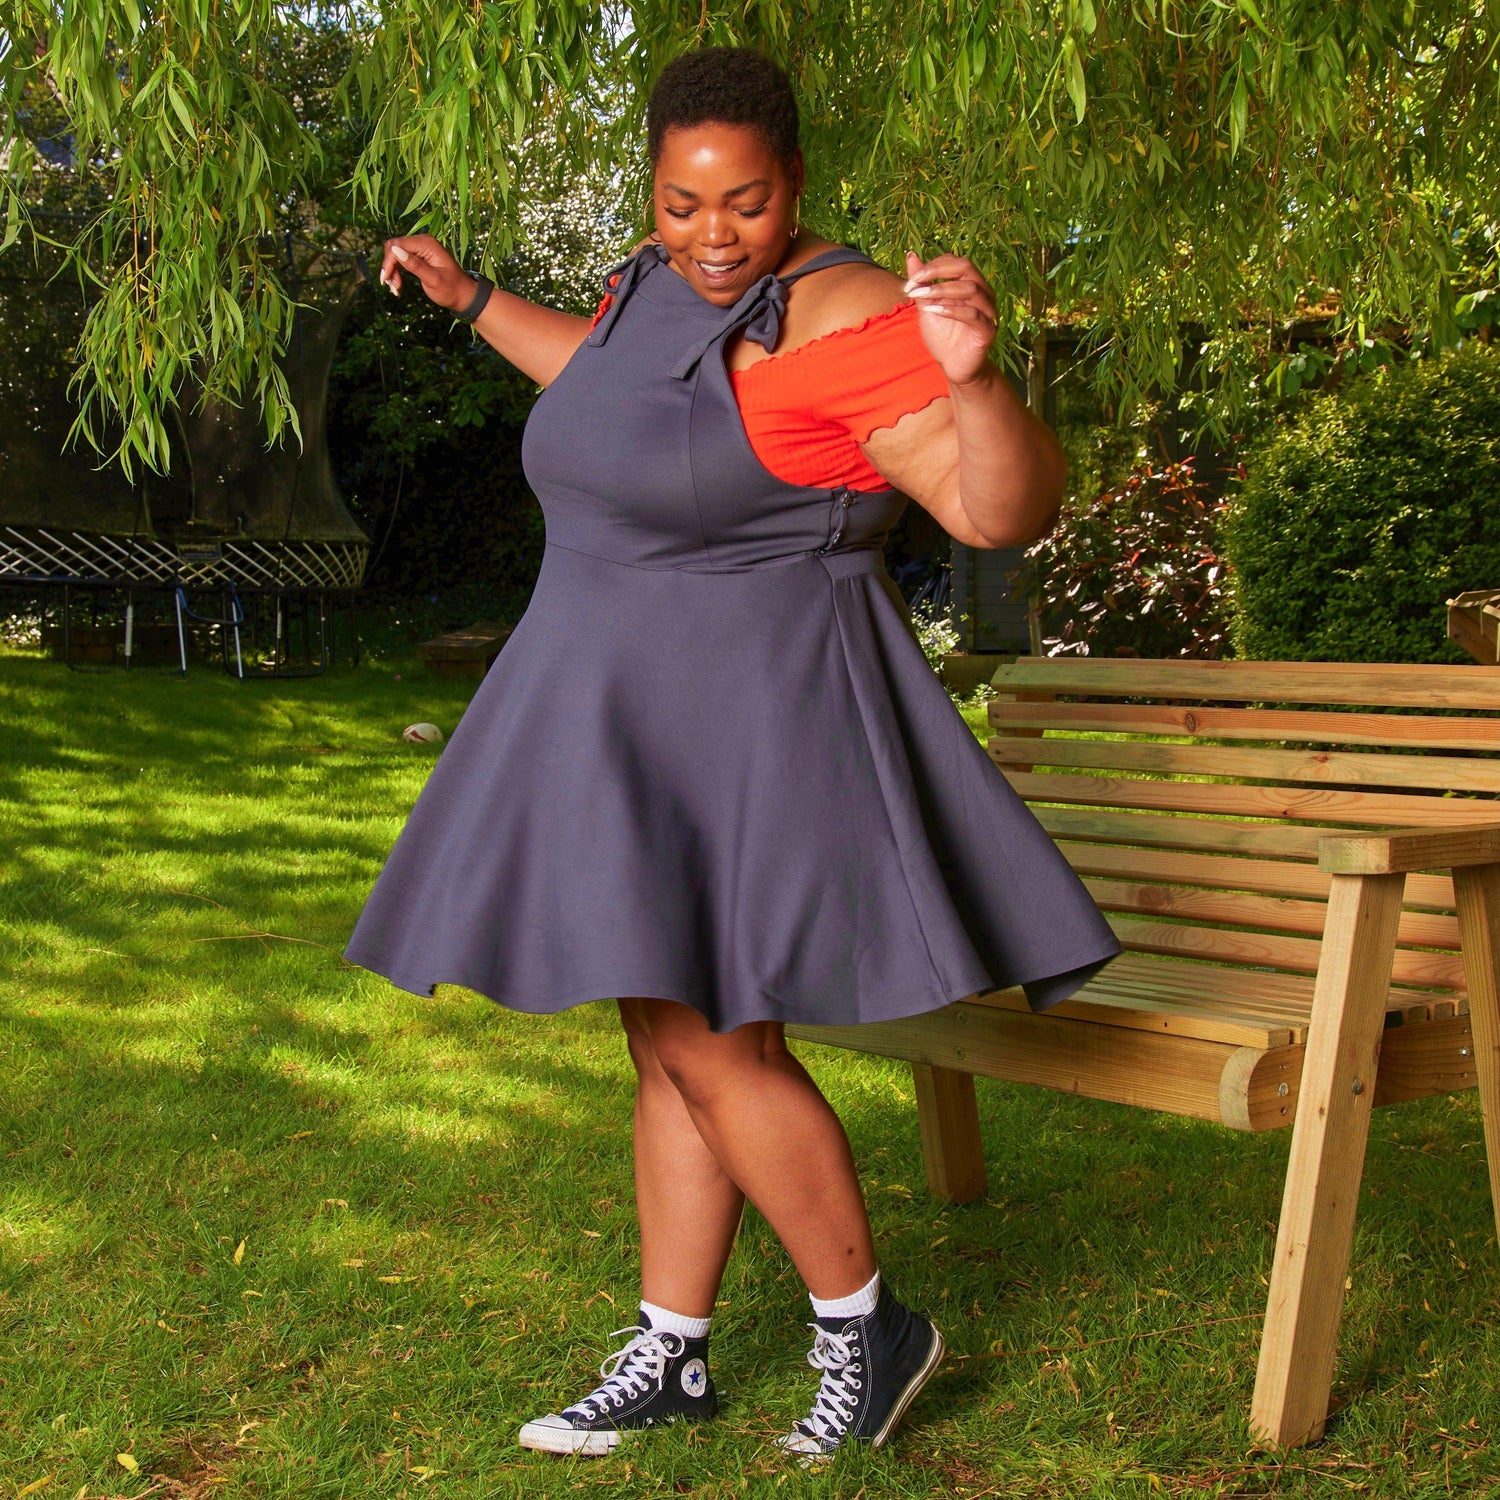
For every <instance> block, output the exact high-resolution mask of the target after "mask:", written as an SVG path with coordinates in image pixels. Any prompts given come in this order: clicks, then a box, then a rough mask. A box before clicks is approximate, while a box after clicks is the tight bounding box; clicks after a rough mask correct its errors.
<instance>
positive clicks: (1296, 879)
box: [1058, 839, 1454, 912]
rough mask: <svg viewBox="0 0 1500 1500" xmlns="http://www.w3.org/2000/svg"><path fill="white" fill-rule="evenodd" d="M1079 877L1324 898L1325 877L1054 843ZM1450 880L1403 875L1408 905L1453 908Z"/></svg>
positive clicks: (1256, 862) (1265, 862) (1218, 859)
mask: <svg viewBox="0 0 1500 1500" xmlns="http://www.w3.org/2000/svg"><path fill="white" fill-rule="evenodd" d="M1058 848H1059V849H1061V850H1062V852H1063V854H1064V855H1065V856H1066V858H1067V860H1068V863H1069V864H1070V865H1072V866H1073V868H1074V869H1075V870H1077V871H1078V873H1079V874H1080V875H1118V876H1121V877H1124V878H1127V879H1130V878H1140V879H1145V880H1168V881H1172V882H1175V883H1177V884H1189V885H1200V886H1211V887H1214V888H1215V889H1219V890H1229V891H1259V892H1262V893H1264V894H1266V895H1269V896H1307V897H1311V898H1313V899H1315V900H1323V901H1326V900H1327V898H1328V881H1329V877H1328V875H1327V874H1326V873H1325V872H1324V871H1322V870H1320V869H1318V868H1317V867H1316V866H1315V865H1300V864H1292V863H1291V862H1289V861H1287V860H1279V859H1247V858H1244V857H1241V856H1236V855H1223V854H1197V853H1192V852H1189V851H1182V850H1176V849H1141V848H1132V847H1131V846H1130V845H1128V844H1081V843H1076V842H1074V841H1073V840H1071V839H1069V840H1064V841H1062V842H1061V843H1059V844H1058ZM1453 902H1454V897H1453V881H1452V879H1451V878H1450V877H1449V876H1447V875H1408V876H1407V877H1406V906H1407V908H1408V909H1416V910H1422V911H1438V912H1447V911H1452V910H1453Z"/></svg>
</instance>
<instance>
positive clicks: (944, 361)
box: [906, 250, 996, 385]
mask: <svg viewBox="0 0 1500 1500" xmlns="http://www.w3.org/2000/svg"><path fill="white" fill-rule="evenodd" d="M906 294H907V296H909V297H910V298H911V299H912V300H913V301H914V302H915V303H916V304H917V306H918V307H919V308H920V309H921V314H922V315H921V317H920V318H919V320H918V322H919V325H920V327H921V330H922V339H923V342H925V343H926V345H927V348H928V349H929V350H930V351H931V353H932V357H933V358H934V359H935V360H936V361H937V362H938V364H940V365H941V366H942V368H943V374H945V375H946V376H947V377H948V380H949V383H950V384H952V385H967V384H968V383H969V382H970V381H972V380H974V379H976V378H977V377H978V376H979V375H980V374H982V373H983V371H984V369H985V366H986V364H987V362H988V359H989V352H990V345H991V344H993V343H994V341H995V329H996V319H995V294H994V292H993V291H992V290H991V289H990V284H989V282H987V281H986V280H985V279H984V277H983V276H981V275H980V274H979V270H978V268H977V267H976V266H975V264H974V262H973V261H971V260H968V259H966V258H965V257H964V256H962V255H938V256H934V257H933V259H931V260H927V261H924V260H923V259H922V258H921V257H920V256H918V255H913V254H912V252H911V251H910V250H908V251H907V252H906Z"/></svg>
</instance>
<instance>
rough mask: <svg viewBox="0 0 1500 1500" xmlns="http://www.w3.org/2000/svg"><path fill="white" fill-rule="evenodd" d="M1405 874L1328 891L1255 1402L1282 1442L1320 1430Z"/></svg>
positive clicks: (1266, 1438) (1254, 1424) (1273, 1437)
mask: <svg viewBox="0 0 1500 1500" xmlns="http://www.w3.org/2000/svg"><path fill="white" fill-rule="evenodd" d="M1404 882H1405V876H1403V875H1377V876H1342V875H1341V876H1337V877H1335V879H1334V881H1333V884H1332V889H1331V891H1330V893H1329V903H1328V935H1327V937H1326V938H1325V940H1324V948H1323V952H1324V961H1323V964H1322V966H1321V967H1320V968H1319V970H1318V981H1317V990H1316V994H1315V996H1314V999H1313V1012H1312V1023H1311V1025H1310V1026H1309V1028H1308V1036H1307V1052H1306V1056H1305V1058H1304V1061H1303V1067H1302V1083H1301V1098H1300V1101H1299V1103H1298V1106H1297V1119H1296V1123H1295V1125H1294V1126H1293V1129H1292V1148H1291V1155H1290V1159H1289V1161H1288V1165H1287V1174H1286V1187H1285V1191H1284V1194H1283V1198H1282V1206H1281V1225H1280V1228H1279V1230H1278V1233H1277V1237H1276V1258H1275V1262H1274V1264H1273V1268H1272V1272H1271V1289H1270V1297H1269V1299H1268V1302H1267V1308H1266V1325H1265V1332H1264V1335H1263V1337H1262V1340H1261V1350H1260V1363H1259V1367H1258V1369H1257V1371H1256V1380H1255V1396H1254V1400H1253V1402H1252V1404H1251V1409H1250V1425H1251V1428H1252V1430H1253V1433H1254V1435H1255V1436H1256V1437H1257V1438H1258V1439H1260V1440H1261V1441H1263V1442H1266V1443H1269V1444H1271V1445H1273V1446H1275V1447H1278V1448H1293V1447H1297V1446H1299V1445H1300V1444H1302V1443H1306V1442H1310V1441H1312V1440H1314V1439H1316V1438H1317V1437H1319V1436H1321V1434H1322V1431H1323V1425H1324V1423H1325V1422H1326V1420H1327V1417H1328V1393H1329V1390H1330V1388H1331V1386H1332V1383H1333V1363H1334V1357H1335V1354H1336V1351H1337V1345H1338V1326H1339V1317H1340V1313H1341V1311H1342V1309H1343V1301H1344V1277H1345V1275H1346V1273H1347V1271H1348V1267H1349V1250H1350V1246H1351V1245H1352V1243H1353V1239H1354V1214H1355V1209H1356V1207H1357V1204H1358V1199H1359V1182H1360V1177H1361V1175H1362V1174H1363V1171H1364V1160H1365V1143H1366V1140H1367V1139H1368V1135H1369V1128H1370V1108H1371V1104H1372V1102H1373V1100H1374V1093H1375V1091H1374V1083H1375V1074H1376V1060H1377V1055H1378V1052H1379V1047H1380V1041H1381V1034H1382V1032H1383V1030H1384V1027H1385V999H1386V994H1387V992H1388V991H1389V989H1390V983H1391V963H1392V959H1393V958H1394V956H1395V952H1396V923H1397V920H1398V918H1399V916H1400V913H1401V887H1402V885H1403V884H1404Z"/></svg>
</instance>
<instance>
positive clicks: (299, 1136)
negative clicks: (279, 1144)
mask: <svg viewBox="0 0 1500 1500" xmlns="http://www.w3.org/2000/svg"><path fill="white" fill-rule="evenodd" d="M311 1134H312V1131H310V1130H299V1131H298V1132H297V1133H296V1135H289V1136H288V1137H287V1140H289V1141H305V1140H306V1139H307V1138H308V1136H310V1135H311Z"/></svg>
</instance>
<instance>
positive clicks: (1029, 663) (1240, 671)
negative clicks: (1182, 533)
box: [991, 656, 1500, 713]
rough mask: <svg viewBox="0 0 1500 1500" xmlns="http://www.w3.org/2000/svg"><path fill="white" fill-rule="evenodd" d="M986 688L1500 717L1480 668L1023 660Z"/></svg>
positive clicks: (1499, 694)
mask: <svg viewBox="0 0 1500 1500" xmlns="http://www.w3.org/2000/svg"><path fill="white" fill-rule="evenodd" d="M991 680H992V681H993V682H994V684H995V686H996V687H998V688H1002V689H1005V690H1007V691H1018V690H1022V689H1024V690H1027V691H1030V692H1038V691H1041V692H1056V693H1075V694H1087V695H1089V696H1093V697H1114V698H1205V699H1214V700H1217V701H1220V702H1224V701H1229V702H1236V701H1237V702H1250V701H1256V702H1265V703H1314V704H1323V703H1348V704H1352V705H1359V706H1364V707H1369V708H1380V707H1384V708H1428V709H1431V708H1459V709H1470V708H1471V709H1479V710H1481V711H1488V712H1491V713H1493V712H1495V711H1496V710H1497V709H1500V667H1484V666H1473V667H1469V666H1447V665H1444V666H1428V665H1413V666H1408V665H1402V664H1396V665H1387V664H1385V663H1371V662H1308V661H1301V662H1296V661H1276V662H1262V661H1180V662H1175V661H1151V660H1130V659H1128V658H1126V659H1117V658H1112V659H1110V660H1107V661H1105V660H1099V659H1097V658H1093V657H1071V658H1069V657H1040V656H1023V657H1020V658H1018V659H1017V660H1016V661H1015V662H1014V663H1013V664H1012V665H1010V666H1003V667H1000V668H999V669H998V670H997V671H996V673H995V675H994V677H993V678H992V679H991Z"/></svg>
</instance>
